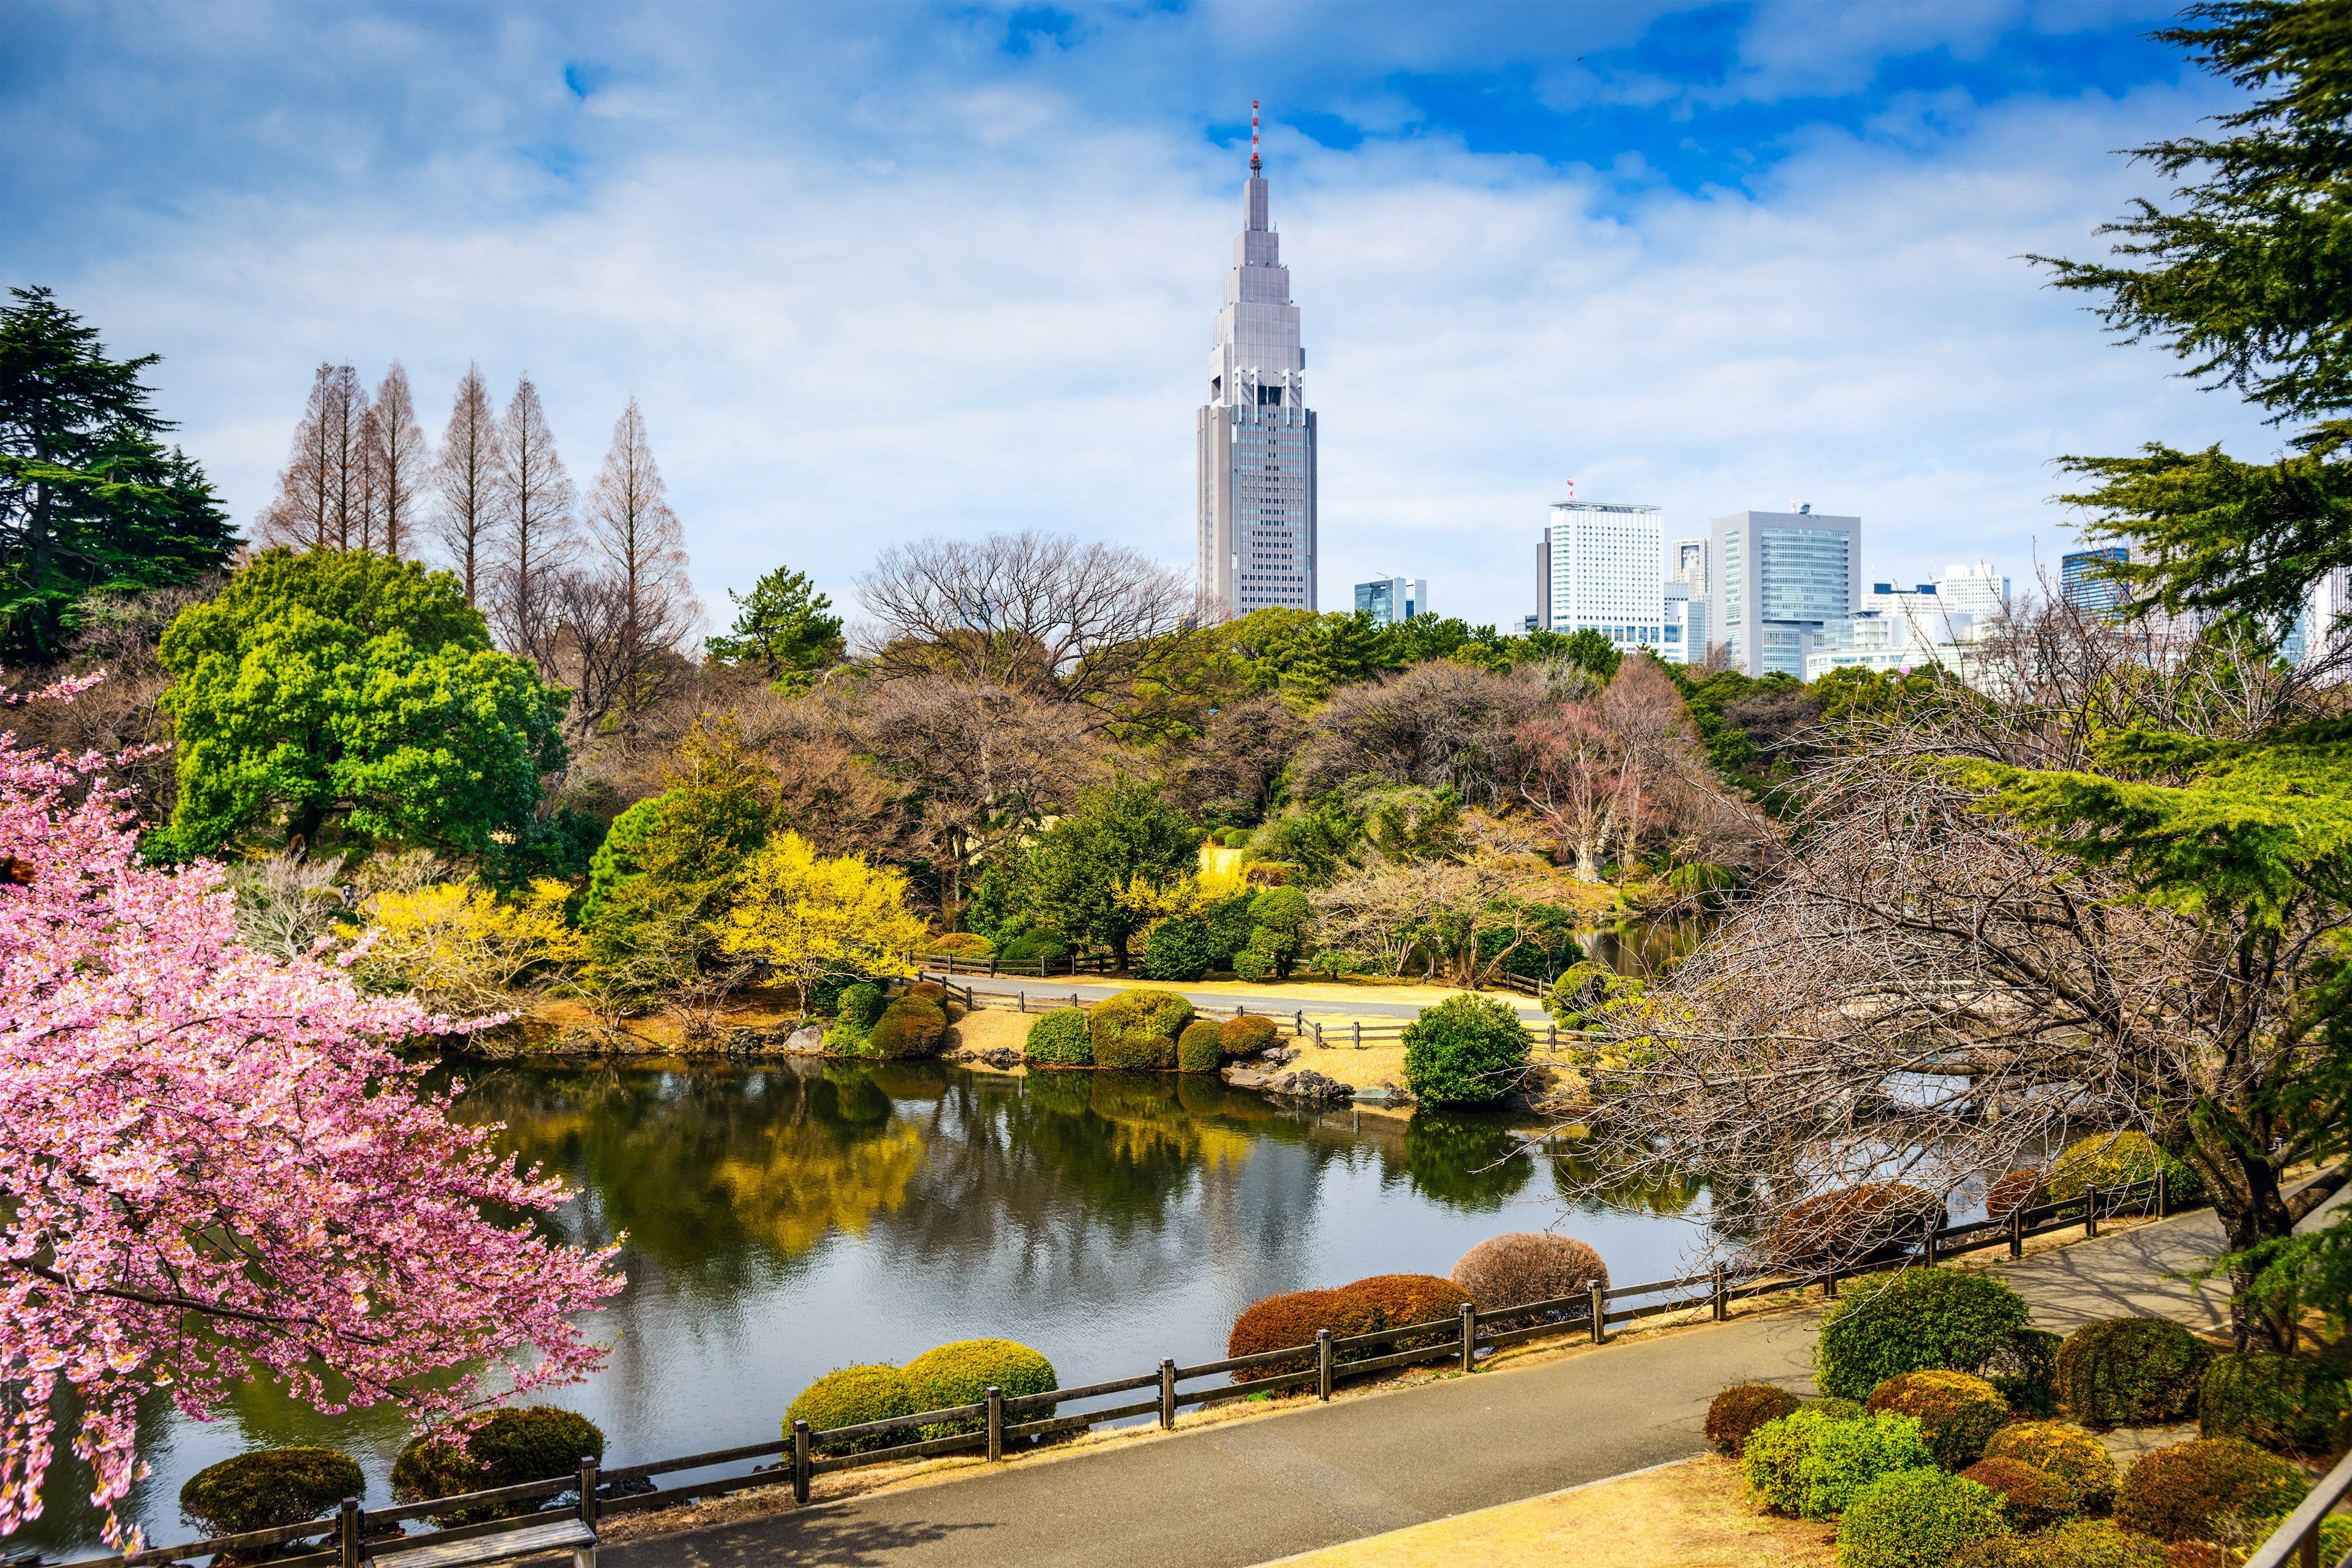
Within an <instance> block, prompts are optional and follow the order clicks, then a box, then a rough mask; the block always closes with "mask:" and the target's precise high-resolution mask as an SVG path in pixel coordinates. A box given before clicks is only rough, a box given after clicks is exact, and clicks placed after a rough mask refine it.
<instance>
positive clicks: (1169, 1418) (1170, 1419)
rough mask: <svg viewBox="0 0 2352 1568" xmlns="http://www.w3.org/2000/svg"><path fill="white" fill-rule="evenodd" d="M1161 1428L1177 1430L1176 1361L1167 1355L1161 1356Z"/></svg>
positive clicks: (1163, 1429)
mask: <svg viewBox="0 0 2352 1568" xmlns="http://www.w3.org/2000/svg"><path fill="white" fill-rule="evenodd" d="M1160 1430H1161V1431H1162V1432H1173V1431H1174V1430H1176V1363H1174V1362H1173V1361H1171V1360H1170V1359H1169V1358H1168V1357H1166V1356H1161V1357H1160Z"/></svg>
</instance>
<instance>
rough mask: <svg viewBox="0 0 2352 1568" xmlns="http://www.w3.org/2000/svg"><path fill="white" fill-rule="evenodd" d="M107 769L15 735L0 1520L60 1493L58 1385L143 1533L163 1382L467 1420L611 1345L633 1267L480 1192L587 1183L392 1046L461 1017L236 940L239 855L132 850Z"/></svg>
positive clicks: (9, 781) (531, 1203)
mask: <svg viewBox="0 0 2352 1568" xmlns="http://www.w3.org/2000/svg"><path fill="white" fill-rule="evenodd" d="M88 684H89V683H88V682H86V681H85V682H80V683H68V684H65V685H61V686H58V687H53V688H51V689H49V690H47V691H46V692H43V693H40V694H39V696H40V697H41V698H45V699H52V700H70V699H71V697H72V695H73V694H74V692H75V691H77V690H79V689H84V688H85V687H86V686H87V685H88ZM105 765H106V763H105V760H104V759H102V758H100V757H99V756H97V755H95V754H92V755H88V756H83V757H79V758H68V757H65V756H56V757H44V756H40V755H37V754H35V753H33V752H27V751H25V750H23V749H20V748H19V747H18V746H17V745H16V740H15V736H14V734H13V733H11V734H5V735H0V1537H5V1536H6V1535H7V1534H9V1533H10V1532H12V1531H16V1530H17V1529H18V1528H20V1527H21V1526H23V1525H24V1524H25V1523H26V1522H27V1521H31V1520H33V1519H35V1518H37V1517H38V1515H39V1513H40V1511H41V1488H42V1482H43V1479H44V1475H45V1473H46V1471H47V1468H48V1464H49V1459H50V1456H51V1453H52V1450H53V1449H54V1447H55V1446H56V1443H57V1441H58V1432H57V1431H56V1429H55V1426H56V1423H55V1418H54V1417H53V1415H52V1414H51V1412H52V1409H53V1405H52V1396H53V1394H56V1393H57V1392H58V1385H59V1383H60V1381H61V1380H62V1382H63V1383H64V1384H68V1385H70V1386H71V1389H72V1391H73V1393H74V1395H75V1398H76V1402H77V1403H78V1404H79V1408H80V1410H81V1412H82V1414H81V1420H80V1426H79V1431H77V1432H76V1433H75V1434H74V1436H73V1450H74V1452H75V1454H76V1455H78V1456H79V1458H82V1459H83V1460H84V1461H85V1462H86V1463H87V1464H89V1467H90V1468H91V1470H92V1472H93V1473H94V1475H95V1477H96V1486H95V1488H94V1489H93V1490H92V1492H91V1494H90V1500H91V1502H92V1503H93V1504H95V1505H98V1506H101V1507H104V1508H105V1509H106V1510H107V1527H106V1532H107V1539H108V1541H109V1542H110V1543H112V1544H115V1545H117V1546H135V1545H136V1544H137V1539H138V1532H137V1531H135V1530H133V1529H131V1528H129V1527H127V1526H126V1525H125V1524H124V1523H123V1521H121V1519H120V1518H119V1517H118V1515H117V1513H116V1511H115V1505H116V1504H117V1502H118V1501H119V1500H121V1497H122V1496H123V1494H124V1493H125V1492H126V1491H127V1490H128V1489H130V1487H131V1483H132V1482H133V1481H135V1480H137V1479H139V1478H140V1477H141V1476H142V1475H143V1474H144V1473H145V1469H144V1467H143V1465H142V1462H141V1460H140V1458H139V1451H138V1436H139V1435H138V1431H137V1426H136V1421H135V1418H134V1411H135V1406H136V1404H137V1401H138V1399H139V1398H140V1396H141V1395H142V1394H145V1393H147V1392H148V1391H150V1390H168V1391H169V1392H170V1394H171V1397H172V1398H173V1401H174V1402H175V1403H176V1404H177V1405H178V1406H179V1408H180V1409H181V1410H183V1411H184V1412H185V1413H187V1414H188V1415H191V1416H194V1417H196V1418H198V1419H204V1418H207V1417H209V1416H210V1415H211V1414H212V1412H213V1410H214V1408H215V1406H216V1405H218V1403H219V1402H220V1400H221V1398H222V1396H223V1395H224V1394H226V1392H227V1390H228V1389H229V1388H230V1387H231V1386H232V1385H233V1384H236V1383H238V1382H241V1381H243V1380H245V1379H247V1378H249V1377H254V1376H265V1377H269V1378H273V1379H275V1380H277V1381H278V1382H279V1383H281V1384H283V1385H284V1386H285V1387H286V1388H287V1389H288V1390H289V1392H290V1393H291V1394H293V1395H294V1396H295V1397H296V1398H298V1399H300V1400H303V1401H305V1402H307V1403H309V1404H310V1405H315V1406H317V1407H318V1408H320V1409H321V1410H325V1411H337V1410H341V1409H345V1408H349V1407H351V1406H353V1405H368V1404H373V1403H376V1402H379V1401H385V1400H390V1401H394V1402H396V1403H397V1404H398V1405H401V1406H403V1407H404V1409H405V1410H406V1411H407V1412H408V1413H409V1414H410V1415H412V1416H413V1417H415V1418H416V1419H418V1420H425V1421H430V1420H442V1419H447V1418H450V1417H453V1416H457V1415H462V1414H463V1413H464V1412H466V1411H467V1410H471V1409H477V1408H479V1407H481V1406H482V1405H485V1404H487V1403H488V1402H491V1401H493V1400H496V1399H499V1398H503V1397H506V1396H508V1395H510V1394H517V1393H520V1392H522V1391H524V1390H526V1389H530V1388H537V1387H543V1386H547V1385H550V1384H563V1383H572V1382H577V1381H579V1380H580V1379H581V1378H582V1377H583V1376H584V1375H585V1374H586V1373H589V1372H590V1371H592V1370H593V1369H594V1368H595V1367H596V1366H597V1365H598V1364H599V1363H601V1360H602V1357H603V1353H604V1351H603V1347H601V1346H599V1345H597V1344H595V1343H594V1342H592V1341H591V1340H590V1339H589V1338H588V1337H587V1336H586V1335H585V1334H584V1333H583V1331H582V1330H581V1328H580V1326H579V1325H578V1324H577V1323H575V1322H574V1321H572V1319H573V1316H574V1315H575V1314H577V1313H579V1312H581V1311H583V1310H586V1309H590V1308H593V1307H594V1306H595V1305H596V1304H597V1303H598V1302H599V1301H601V1300H604V1298H605V1297H608V1296H610V1295H612V1294H613V1293H614V1291H615V1290H617V1289H620V1286H621V1279H620V1277H619V1275H618V1274H617V1273H615V1272H614V1271H613V1270H612V1268H611V1267H610V1258H611V1253H610V1251H609V1249H608V1250H607V1251H604V1252H589V1251H585V1250H583V1249H581V1248H578V1247H568V1246H562V1245H558V1244H551V1243H550V1242H548V1241H547V1240H545V1239H544V1238H542V1237H540V1236H539V1235H537V1234H535V1233H534V1232H533V1230H532V1229H531V1228H530V1226H528V1225H527V1224H524V1225H515V1224H500V1223H497V1222H496V1221H494V1220H493V1219H491V1218H490V1217H488V1215H486V1214H485V1213H484V1210H485V1208H486V1207H488V1206H492V1205H495V1207H496V1208H499V1209H503V1210H506V1211H509V1212H510V1213H518V1214H523V1215H528V1214H530V1213H532V1212H534V1211H543V1210H546V1209H549V1208H551V1207H552V1206H553V1205H557V1204H559V1203H561V1202H562V1201H564V1199H565V1198H566V1197H567V1196H568V1195H569V1194H567V1192H566V1191H565V1189H564V1188H563V1186H562V1184H561V1183H560V1182H557V1181H554V1180H551V1179H548V1178H545V1177H543V1176H541V1173H539V1172H537V1171H536V1170H532V1171H524V1172H518V1171H517V1170H515V1169H514V1168H513V1167H512V1165H511V1163H510V1162H509V1161H508V1160H507V1159H505V1158H504V1157H502V1156H500V1155H499V1154H498V1153H497V1152H495V1150H494V1148H493V1146H492V1144H491V1142H490V1138H491V1134H492V1133H493V1132H494V1131H496V1129H495V1128H494V1127H468V1126H465V1125H462V1124H460V1123H459V1122H457V1121H455V1120H453V1119H452V1117H451V1115H450V1096H451V1095H454V1094H455V1093H456V1092H457V1090H456V1089H455V1088H454V1087H453V1088H452V1089H451V1090H450V1091H449V1093H447V1094H436V1093H433V1092H430V1091H428V1090H427V1089H425V1087H424V1086H423V1084H422V1083H421V1082H420V1081H419V1079H420V1074H421V1073H422V1071H423V1069H422V1068H418V1067H416V1066H413V1065H411V1064H410V1063H408V1062H405V1061H404V1060H403V1059H402V1058H400V1057H398V1056H396V1055H394V1053H393V1051H392V1050H391V1049H390V1048H389V1047H390V1045H391V1044H392V1043H393V1042H395V1041H398V1040H400V1039H402V1038H404V1037H409V1036H414V1035H417V1034H420V1033H424V1032H427V1031H431V1030H435V1029H438V1028H444V1027H446V1026H448V1025H447V1021H446V1020H443V1019H438V1018H434V1017H430V1016H427V1015H426V1014H425V1013H424V1012H423V1011H422V1010H421V1009H420V1008H419V1007H417V1006H416V1005H415V1004H414V1003H412V1002H409V1001H406V1000H396V999H388V998H373V997H368V996H365V995H362V994H361V993H360V992H359V991H358V990H357V989H356V988H355V987H354V986H353V985H352V982H351V980H350V978H349V976H348V975H347V974H346V973H344V972H343V970H342V969H341V967H339V966H338V965H337V964H336V963H333V962H329V961H324V960H321V959H319V958H302V959H297V960H295V961H293V962H290V963H289V962H284V961H281V960H278V959H273V958H268V957H265V956H263V955H262V954H260V953H257V952H253V951H251V950H249V949H247V948H244V947H241V946H239V945H238V944H237V942H236V928H235V924H234V922H233V921H232V918H231V909H230V900H229V898H228V896H227V895H226V893H224V892H223V891H222V890H221V868H219V867H218V866H215V865H211V864H208V863H201V862H200V863H198V864H196V865H194V866H191V867H187V868H180V869H157V868H149V867H145V866H142V865H141V864H140V862H139V860H138V858H137V854H136V846H135V844H134V841H133V837H132V833H131V824H130V822H129V820H128V818H127V816H126V814H125V813H124V812H123V811H122V810H121V806H120V805H119V802H118V799H117V796H116V795H115V794H114V793H113V792H111V791H110V790H109V789H108V788H107V787H106V785H105V783H104V778H103V770H104V768H105ZM346 961H348V955H346Z"/></svg>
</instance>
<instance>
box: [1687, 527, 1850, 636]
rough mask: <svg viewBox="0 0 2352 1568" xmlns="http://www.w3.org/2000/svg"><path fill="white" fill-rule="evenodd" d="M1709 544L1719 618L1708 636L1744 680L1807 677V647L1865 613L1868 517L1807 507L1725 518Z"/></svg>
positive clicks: (1716, 528)
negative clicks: (1829, 625)
mask: <svg viewBox="0 0 2352 1568" xmlns="http://www.w3.org/2000/svg"><path fill="white" fill-rule="evenodd" d="M1708 542H1709V543H1710V544H1711V545H1712V546H1713V550H1712V552H1711V553H1712V554H1713V556H1714V560H1713V561H1712V562H1711V563H1709V564H1710V565H1711V567H1712V568H1713V576H1714V579H1715V616H1714V620H1713V623H1712V625H1711V626H1710V629H1709V632H1708V636H1709V637H1712V638H1714V639H1715V640H1716V641H1717V642H1720V643H1721V644H1723V646H1724V647H1725V648H1726V649H1727V650H1728V652H1729V653H1730V655H1731V668H1734V669H1736V670H1738V671H1739V672H1740V673H1742V674H1743V675H1755V676H1763V675H1771V674H1774V673H1776V672H1777V673H1780V674H1784V675H1793V676H1795V677H1796V678H1797V679H1799V680H1802V679H1805V649H1806V645H1807V643H1808V642H1809V641H1810V640H1811V637H1813V635H1814V634H1815V633H1817V632H1819V631H1820V630H1821V629H1822V624H1823V623H1824V622H1827V621H1833V620H1840V619H1843V618H1844V617H1845V616H1851V615H1853V613H1854V611H1856V610H1858V609H1860V608H1861V607H1862V519H1860V518H1858V517H1823V516H1822V515H1821V514H1820V513H1818V512H1816V511H1814V510H1813V509H1812V508H1811V506H1810V505H1808V506H1806V507H1805V508H1804V509H1803V510H1798V509H1796V508H1794V507H1791V508H1790V510H1787V511H1785V512H1779V511H1736V512H1733V513H1732V514H1731V515H1730V516H1729V517H1718V518H1717V519H1716V520H1715V525H1714V528H1713V530H1712V531H1711V534H1710V538H1709V541H1708Z"/></svg>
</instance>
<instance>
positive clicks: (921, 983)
mask: <svg viewBox="0 0 2352 1568" xmlns="http://www.w3.org/2000/svg"><path fill="white" fill-rule="evenodd" d="M910 996H911V997H913V998H914V999H915V1000H916V1001H919V1002H932V1003H936V1004H938V1005H940V1006H942V1007H944V1006H946V1005H948V988H947V987H946V986H944V985H942V984H940V983H939V982H938V981H936V980H918V981H915V982H914V983H912V984H909V985H908V986H907V987H905V988H904V989H903V990H901V991H900V992H899V993H898V995H896V996H893V997H892V998H891V1000H892V1001H893V1002H898V1001H904V1000H905V999H907V998H908V997H910Z"/></svg>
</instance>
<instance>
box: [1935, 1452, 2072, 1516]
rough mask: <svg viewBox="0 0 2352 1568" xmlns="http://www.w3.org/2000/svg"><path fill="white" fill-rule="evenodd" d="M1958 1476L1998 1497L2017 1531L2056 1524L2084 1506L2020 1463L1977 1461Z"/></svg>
mask: <svg viewBox="0 0 2352 1568" xmlns="http://www.w3.org/2000/svg"><path fill="white" fill-rule="evenodd" d="M1960 1473H1961V1474H1962V1475H1964V1476H1966V1477H1968V1478H1969V1479H1970V1480H1972V1481H1974V1482H1976V1483H1977V1484H1978V1485H1979V1486H1981V1487H1989V1488H1990V1489H1992V1490H1993V1491H1994V1492H1995V1493H1996V1494H1998V1495H1999V1497H2000V1506H2001V1510H2002V1511H2004V1512H2005V1513H2007V1514H2008V1515H2009V1521H2010V1523H2011V1524H2013V1525H2015V1526H2017V1528H2018V1529H2020V1530H2039V1529H2041V1528H2042V1526H2043V1525H2045V1524H2055V1523H2056V1522H2058V1521H2060V1520H2062V1519H2064V1518H2067V1517H2068V1516H2069V1515H2071V1514H2073V1513H2074V1511H2075V1510H2077V1509H2080V1508H2081V1507H2082V1506H2083V1494H2082V1493H2080V1492H2078V1491H2076V1490H2075V1489H2074V1488H2073V1487H2071V1486H2069V1485H2067V1484H2066V1482H2065V1481H2064V1480H2063V1479H2060V1478H2058V1477H2056V1476H2053V1475H2052V1474H2051V1473H2050V1472H2049V1471H2048V1470H2045V1469H2043V1468H2042V1467H2041V1466H2039V1465H2029V1464H2027V1463H2026V1462H2025V1461H2024V1460H2023V1459H1979V1460H1978V1461H1977V1462H1976V1463H1975V1464H1973V1465H1970V1466H1969V1468H1967V1469H1965V1470H1962V1471H1961V1472H1960Z"/></svg>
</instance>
